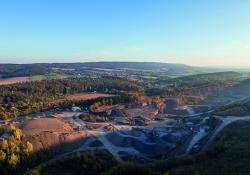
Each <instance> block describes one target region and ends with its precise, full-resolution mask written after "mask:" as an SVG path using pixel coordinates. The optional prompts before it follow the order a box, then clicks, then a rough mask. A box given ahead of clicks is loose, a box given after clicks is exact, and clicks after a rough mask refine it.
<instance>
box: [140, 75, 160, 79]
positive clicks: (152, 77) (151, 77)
mask: <svg viewBox="0 0 250 175" xmlns="http://www.w3.org/2000/svg"><path fill="white" fill-rule="evenodd" d="M142 78H145V79H153V80H156V79H158V77H157V76H150V75H147V76H142Z"/></svg>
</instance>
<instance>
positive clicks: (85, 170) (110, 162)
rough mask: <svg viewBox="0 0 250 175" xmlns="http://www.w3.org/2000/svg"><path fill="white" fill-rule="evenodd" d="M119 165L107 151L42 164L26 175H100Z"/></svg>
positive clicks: (77, 155)
mask: <svg viewBox="0 0 250 175" xmlns="http://www.w3.org/2000/svg"><path fill="white" fill-rule="evenodd" d="M116 164H117V162H116V160H115V159H114V157H113V156H112V155H111V154H110V153H108V152H107V151H95V152H87V153H82V154H80V153H77V154H76V155H73V156H71V157H67V158H63V159H60V160H57V161H54V162H52V163H49V164H42V165H40V166H38V167H37V168H35V169H33V170H30V171H28V172H27V173H26V175H42V174H43V175H50V174H53V175H63V174H81V175H99V174H101V173H102V172H106V171H108V170H109V169H111V168H112V167H114V166H115V165H116Z"/></svg>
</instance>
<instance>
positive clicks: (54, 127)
mask: <svg viewBox="0 0 250 175" xmlns="http://www.w3.org/2000/svg"><path fill="white" fill-rule="evenodd" d="M20 128H21V129H22V131H23V133H24V134H25V139H26V140H27V141H29V142H31V143H32V145H33V149H34V151H40V150H44V149H51V151H53V152H56V153H63V152H67V151H72V150H73V149H76V148H77V147H79V146H80V145H81V144H83V143H84V142H85V140H86V137H87V134H86V132H84V131H74V130H73V128H72V127H71V126H70V125H69V124H68V123H66V122H63V121H61V120H59V119H55V118H39V119H32V120H27V121H25V122H24V123H23V124H22V125H21V126H20Z"/></svg>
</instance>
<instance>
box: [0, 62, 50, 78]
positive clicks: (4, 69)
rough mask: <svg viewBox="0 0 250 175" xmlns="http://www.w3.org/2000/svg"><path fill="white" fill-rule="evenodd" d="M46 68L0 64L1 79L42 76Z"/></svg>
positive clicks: (35, 65)
mask: <svg viewBox="0 0 250 175" xmlns="http://www.w3.org/2000/svg"><path fill="white" fill-rule="evenodd" d="M46 73H48V68H46V67H45V66H42V65H39V64H0V75H1V76H2V78H9V77H23V76H32V75H44V74H46Z"/></svg>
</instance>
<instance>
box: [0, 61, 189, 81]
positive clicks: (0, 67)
mask: <svg viewBox="0 0 250 175" xmlns="http://www.w3.org/2000/svg"><path fill="white" fill-rule="evenodd" d="M52 68H71V69H78V70H81V69H82V70H84V69H89V68H100V69H138V70H165V71H170V72H172V73H174V72H177V73H179V72H185V71H188V70H190V69H192V67H191V66H187V65H184V64H169V63H157V62H86V63H36V64H0V75H1V76H2V77H19V76H30V75H43V74H46V73H48V72H49V70H50V69H52Z"/></svg>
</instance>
